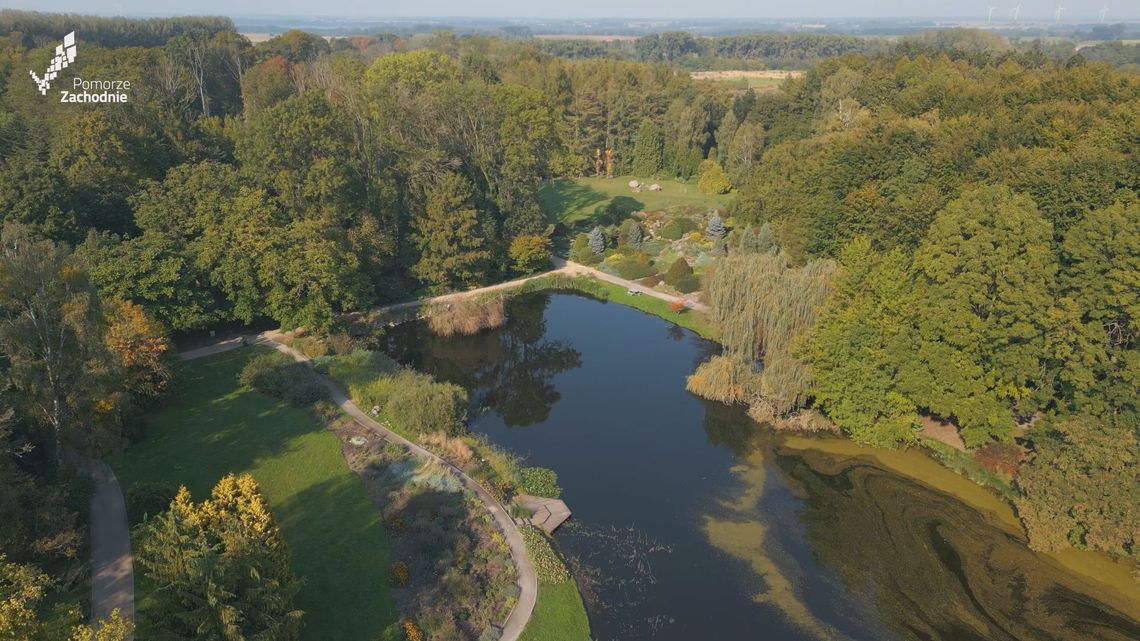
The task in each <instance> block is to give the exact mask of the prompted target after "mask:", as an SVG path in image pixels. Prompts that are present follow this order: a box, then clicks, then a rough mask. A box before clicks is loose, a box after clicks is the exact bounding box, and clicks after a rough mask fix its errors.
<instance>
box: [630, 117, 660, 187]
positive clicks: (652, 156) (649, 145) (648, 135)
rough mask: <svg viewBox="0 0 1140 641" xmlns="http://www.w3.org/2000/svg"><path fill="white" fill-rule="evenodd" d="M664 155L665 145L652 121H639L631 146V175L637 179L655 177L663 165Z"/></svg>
mask: <svg viewBox="0 0 1140 641" xmlns="http://www.w3.org/2000/svg"><path fill="white" fill-rule="evenodd" d="M664 153H665V143H664V142H663V141H662V139H661V132H660V130H658V129H657V125H655V124H653V121H652V120H648V119H646V120H643V121H641V126H640V127H638V129H637V139H636V140H635V141H634V144H633V175H634V176H637V177H639V178H652V177H653V176H656V175H657V174H658V173H660V171H661V168H662V165H663V163H664Z"/></svg>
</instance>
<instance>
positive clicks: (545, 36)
mask: <svg viewBox="0 0 1140 641" xmlns="http://www.w3.org/2000/svg"><path fill="white" fill-rule="evenodd" d="M532 37H533V38H535V39H536V40H593V41H595V42H611V41H614V40H621V41H625V40H637V36H605V35H586V34H578V33H540V34H536V35H534V36H532Z"/></svg>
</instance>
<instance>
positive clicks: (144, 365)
mask: <svg viewBox="0 0 1140 641" xmlns="http://www.w3.org/2000/svg"><path fill="white" fill-rule="evenodd" d="M105 313H106V319H107V327H106V329H105V330H104V333H103V343H104V344H105V345H106V346H107V349H108V350H110V351H111V353H112V354H114V356H115V358H116V360H117V361H118V364H119V367H120V368H121V369H122V384H123V387H124V388H125V389H126V390H127V391H128V392H129V393H130V394H131V395H132V396H133V397H134V398H135V399H136V400H138V401H139V402H140V403H143V404H145V403H147V402H148V401H152V400H154V399H156V398H158V397H159V396H161V395H162V393H163V392H164V391H165V390H166V388H167V387H168V386H169V385H170V380H171V376H172V374H171V371H170V364H169V362H168V357H169V354H170V351H171V350H170V341H169V339H167V337H166V330H165V329H164V328H163V327H162V325H160V324H159V323H158V322H157V321H155V320H154V319H152V318H150V317H149V316H147V315H146V312H144V311H143V309H142V307H140V306H138V305H136V304H134V303H132V302H131V301H127V300H113V301H109V302H108V303H107V304H106V309H105Z"/></svg>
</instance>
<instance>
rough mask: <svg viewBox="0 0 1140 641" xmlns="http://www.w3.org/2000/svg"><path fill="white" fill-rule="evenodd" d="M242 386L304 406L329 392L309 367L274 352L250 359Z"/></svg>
mask: <svg viewBox="0 0 1140 641" xmlns="http://www.w3.org/2000/svg"><path fill="white" fill-rule="evenodd" d="M240 380H241V383H242V385H245V386H246V387H249V388H250V389H254V390H257V391H258V392H261V393H262V394H266V395H268V396H272V397H274V398H279V399H281V400H283V401H286V402H288V403H290V404H292V405H296V406H298V407H302V406H305V405H308V404H310V403H315V402H317V401H319V400H321V399H324V398H326V397H327V395H328V391H327V389H326V388H325V386H324V384H323V383H322V382H321V381H320V379H318V378H317V374H316V372H314V371H313V370H312V369H311V368H310V367H309V366H308V365H306V364H304V363H298V362H297V361H295V360H293V359H292V358H291V357H289V356H288V355H286V354H282V353H280V352H274V353H272V354H263V355H261V356H258V357H256V358H254V359H253V360H251V361H250V362H249V363H247V364H246V366H245V367H244V368H242V371H241V376H240Z"/></svg>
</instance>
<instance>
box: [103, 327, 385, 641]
mask: <svg viewBox="0 0 1140 641" xmlns="http://www.w3.org/2000/svg"><path fill="white" fill-rule="evenodd" d="M265 351H268V350H267V349H266V348H255V347H247V348H242V349H238V350H234V351H230V352H226V353H224V354H219V355H216V356H210V357H207V358H202V359H198V360H194V361H188V362H185V363H180V364H179V365H178V366H177V368H176V373H177V385H178V389H177V391H176V392H175V394H174V396H173V397H172V398H171V399H170V401H169V402H168V403H167V405H166V406H165V407H164V408H162V409H160V410H158V411H156V412H153V413H152V414H150V415H149V417H148V435H147V437H146V438H145V440H143V441H141V442H139V443H137V444H136V445H133V446H132V447H131V448H129V449H128V450H127V451H126V452H125V453H124V455H123V456H121V457H120V459H119V460H118V461H117V462H116V463H115V465H114V468H115V473H116V474H117V475H118V477H119V479H120V481H121V482H122V485H123V489H124V491H125V490H127V489H129V488H130V486H131V485H132V484H134V483H138V482H140V481H159V480H165V481H171V482H175V483H181V484H184V485H186V487H187V488H189V489H190V491H191V492H192V493H193V495H194V498H195V499H196V500H201V499H204V498H207V497H208V496H209V492H210V489H211V488H212V487H213V485H214V484H215V483H216V482H217V481H218V480H219V479H220V478H221V477H223V476H225V475H226V474H227V473H229V472H235V473H241V472H249V473H251V474H252V475H253V476H254V478H255V479H256V480H257V482H258V484H259V485H260V486H261V490H262V492H264V494H265V497H266V499H267V500H268V501H269V505H270V507H271V509H272V510H273V516H274V518H275V519H276V520H277V523H278V524H280V526H281V531H282V534H283V536H284V538H285V542H286V544H287V545H288V546H289V552H290V555H291V557H292V565H293V570H294V572H295V573H296V574H297V575H298V576H300V577H303V578H304V581H305V583H304V587H303V588H302V589H301V593H300V595H299V596H298V598H297V606H298V607H299V608H300V609H302V610H304V612H305V616H304V622H305V623H304V630H303V632H302V635H301V636H302V639H306V640H311V641H318V640H322V641H323V640H325V639H359V640H361V641H373V640H375V639H380V638H384V639H391V640H395V639H402V638H403V635H402V634H401V633H400V632H399V631H398V630H397V624H396V612H395V607H394V605H393V603H392V599H391V597H390V595H389V593H388V572H389V558H388V542H387V539H386V538H385V535H384V532H383V529H382V526H381V523H380V518H379V515H378V513H377V511H376V509H375V508H374V507H373V505H372V503H371V502H370V501H369V498H368V496H367V494H365V490H364V485H363V484H362V483H361V481H360V478H359V477H358V476H357V475H356V474H355V473H353V472H352V471H351V470H349V468H348V466H347V465H346V464H345V462H344V458H343V457H342V455H341V451H340V441H339V440H338V439H337V437H336V436H334V435H333V434H332V433H331V432H329V431H327V430H326V429H325V427H324V425H323V424H322V423H321V422H320V421H319V420H318V419H317V417H316V416H315V414H314V413H313V412H312V411H311V410H309V409H299V408H295V407H292V406H290V405H288V404H286V403H283V402H279V401H277V400H276V399H273V398H270V397H268V396H264V395H262V394H259V393H257V392H253V391H249V390H245V389H242V388H241V387H240V386H239V384H238V381H237V378H238V374H239V373H240V372H241V369H242V367H243V366H244V365H245V364H246V363H247V362H248V361H249V360H250V359H251V358H253V357H254V356H256V355H258V354H259V353H263V352H265ZM136 567H137V566H136ZM140 579H141V569H140ZM140 587H141V588H142V590H141V592H145V581H142V580H140ZM141 592H140V594H141ZM140 607H141V608H142V609H145V608H146V600H145V598H143V599H141V600H140ZM142 632H145V630H143V631H142Z"/></svg>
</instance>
